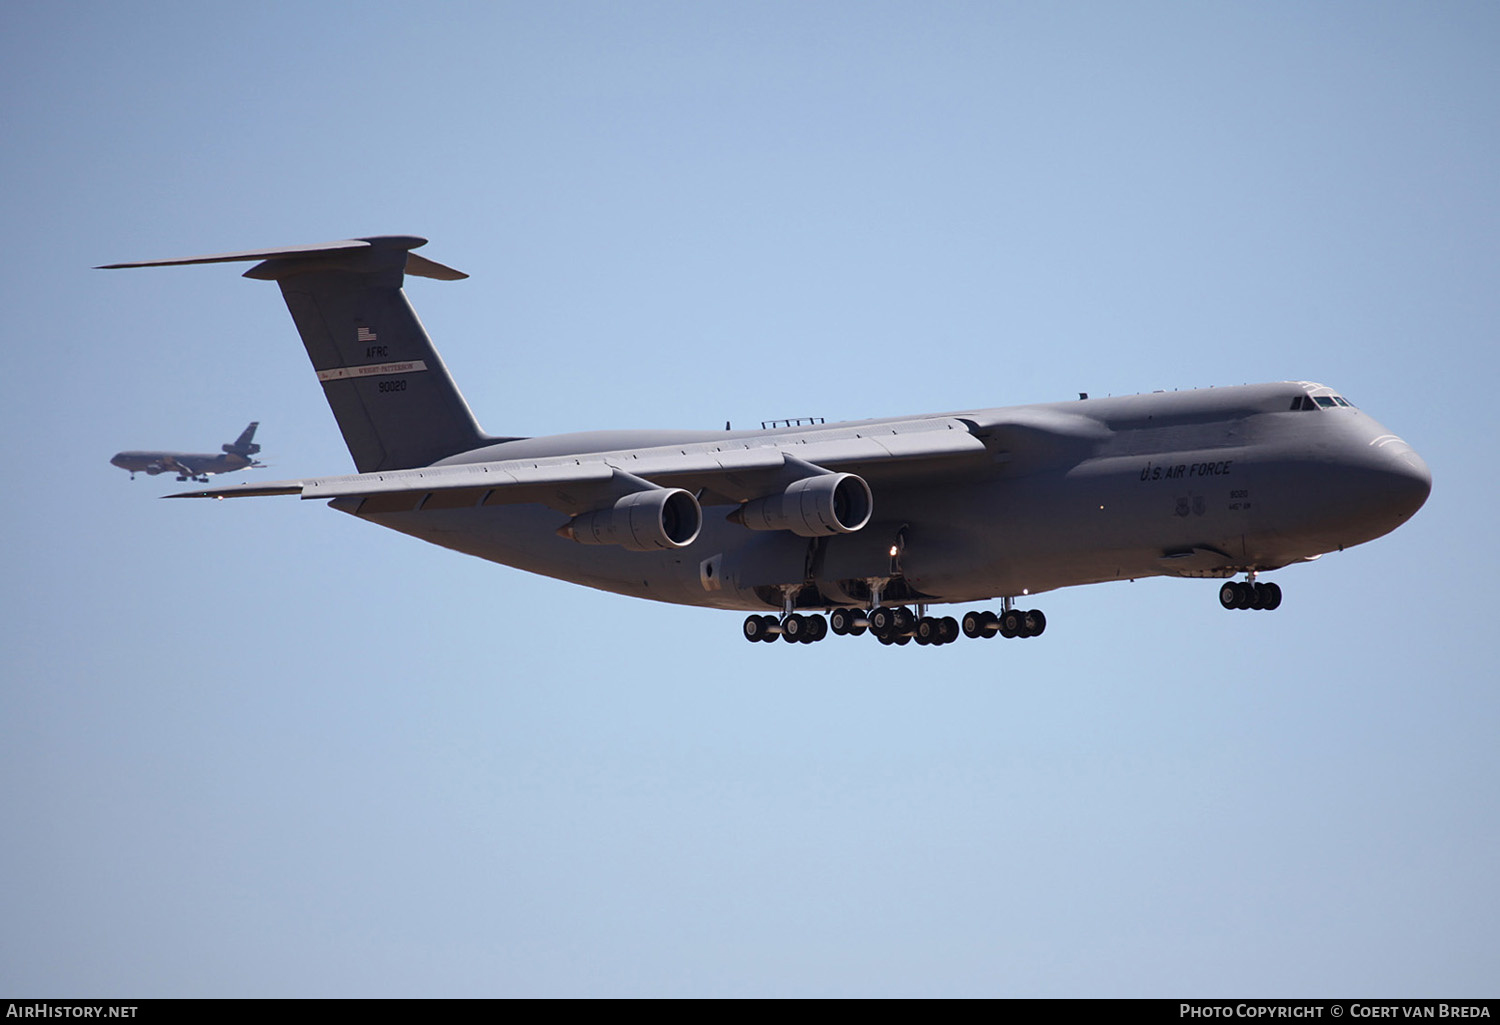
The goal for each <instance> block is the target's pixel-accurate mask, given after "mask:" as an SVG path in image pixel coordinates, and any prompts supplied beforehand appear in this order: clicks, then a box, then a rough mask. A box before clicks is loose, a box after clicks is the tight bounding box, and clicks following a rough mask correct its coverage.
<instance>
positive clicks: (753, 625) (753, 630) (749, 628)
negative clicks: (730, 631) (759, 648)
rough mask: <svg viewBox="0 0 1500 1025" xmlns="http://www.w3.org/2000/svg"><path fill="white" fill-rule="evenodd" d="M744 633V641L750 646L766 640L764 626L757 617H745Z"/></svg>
mask: <svg viewBox="0 0 1500 1025" xmlns="http://www.w3.org/2000/svg"><path fill="white" fill-rule="evenodd" d="M744 631H745V640H747V641H749V642H750V643H752V644H754V643H755V642H756V641H763V640H765V639H766V624H765V623H764V622H763V621H762V620H761V618H760V617H759V616H746V617H745V626H744Z"/></svg>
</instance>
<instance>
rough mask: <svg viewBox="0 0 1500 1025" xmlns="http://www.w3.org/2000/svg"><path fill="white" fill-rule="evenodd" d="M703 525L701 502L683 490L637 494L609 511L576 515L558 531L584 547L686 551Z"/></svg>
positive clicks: (672, 489) (629, 495) (665, 489)
mask: <svg viewBox="0 0 1500 1025" xmlns="http://www.w3.org/2000/svg"><path fill="white" fill-rule="evenodd" d="M702 526H703V509H702V507H701V506H699V505H698V500H697V499H696V498H694V497H693V496H692V495H691V494H689V493H688V492H686V491H683V490H682V489H681V488H655V489H653V490H651V491H635V492H632V493H630V494H628V495H626V496H625V497H624V498H622V499H620V500H619V501H617V502H616V503H615V504H614V505H612V506H610V507H609V508H608V509H596V510H595V511H593V512H587V513H583V514H582V515H579V516H575V517H573V519H572V520H571V521H570V522H569V523H568V525H567V526H565V527H563V528H562V530H560V531H558V533H559V534H562V535H563V536H564V537H571V538H572V539H573V540H574V541H577V542H578V543H579V544H581V545H619V546H620V547H621V548H628V549H629V550H630V551H632V552H654V551H658V550H660V549H663V548H686V547H687V546H688V545H690V544H692V543H693V541H694V540H696V539H697V537H698V531H699V529H700V528H702Z"/></svg>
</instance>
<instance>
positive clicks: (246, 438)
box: [219, 420, 260, 456]
mask: <svg viewBox="0 0 1500 1025" xmlns="http://www.w3.org/2000/svg"><path fill="white" fill-rule="evenodd" d="M259 426H260V421H259V420H251V421H250V426H249V427H246V428H245V429H244V430H243V431H241V432H240V436H239V437H238V438H235V439H234V440H233V441H231V442H230V443H229V444H227V445H221V446H219V447H220V448H222V449H223V450H224V451H225V452H233V453H234V454H235V455H241V456H253V455H255V453H257V452H259V451H260V446H259V445H257V444H255V443H254V442H253V441H251V440H250V439H252V438H254V437H255V429H256V428H257V427H259Z"/></svg>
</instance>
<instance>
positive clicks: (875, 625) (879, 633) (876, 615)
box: [870, 605, 896, 637]
mask: <svg viewBox="0 0 1500 1025" xmlns="http://www.w3.org/2000/svg"><path fill="white" fill-rule="evenodd" d="M895 625H896V610H895V609H891V608H887V607H886V606H884V605H882V606H880V608H878V609H875V610H874V611H873V612H871V613H870V629H871V630H873V631H875V636H876V637H884V636H886V635H887V634H889V633H891V632H892V628H893V627H894V626H895Z"/></svg>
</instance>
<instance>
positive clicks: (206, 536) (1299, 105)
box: [0, 2, 1500, 997]
mask: <svg viewBox="0 0 1500 1025" xmlns="http://www.w3.org/2000/svg"><path fill="white" fill-rule="evenodd" d="M1497 52H1500V12H1497V10H1496V8H1495V7H1494V6H1493V5H1490V4H1483V3H1440V2H1439V3H1428V4H1421V5H1416V4H1387V3H1378V2H1377V3H1329V4H1322V5H1317V6H1315V7H1311V8H1309V6H1308V5H1303V4H1277V3H1269V4H1262V3H1257V4H1213V5H1202V4H1188V3H1137V4H1091V3H1084V4H1007V3H976V4H963V3H924V4H894V3H859V4H852V3H850V4H844V3H822V4H816V3H815V4H779V3H755V4H749V3H713V4H671V3H667V4H663V3H630V4H603V3H597V4H596V3H559V4H512V3H483V4H456V3H455V4H436V5H430V6H429V7H427V8H420V9H419V8H415V7H412V6H411V5H409V4H382V3H370V4H360V5H347V4H326V3H317V2H314V3H306V2H304V3H297V4H278V3H267V4H256V5H238V6H234V7H230V6H228V5H202V4H188V3H167V2H162V3H149V4H104V3H68V2H63V3H30V2H12V3H8V4H6V5H4V6H3V7H0V115H3V124H4V126H5V139H6V141H5V144H4V145H3V146H0V181H3V182H4V183H5V186H6V188H5V190H4V194H3V196H0V214H3V217H0V223H3V224H4V225H5V226H6V234H7V244H8V246H9V249H10V254H11V256H10V259H9V260H8V261H7V262H6V272H5V275H4V277H3V281H0V297H3V300H4V308H5V309H6V310H7V311H8V312H9V314H10V316H9V319H8V327H7V330H6V336H7V338H8V342H9V344H8V346H7V369H8V371H9V372H8V373H7V375H6V382H7V384H8V397H7V401H6V402H4V403H3V404H0V427H3V430H0V446H3V454H4V457H5V465H6V466H7V467H8V468H9V469H8V483H7V485H6V494H7V495H8V496H9V501H8V502H7V504H6V512H5V514H4V516H5V518H4V525H5V527H6V530H5V531H4V537H5V540H4V545H5V556H6V558H5V564H6V572H5V574H4V585H3V587H0V602H3V616H0V645H3V646H0V652H3V655H0V658H3V662H0V665H3V667H4V673H3V677H4V686H3V688H0V814H3V820H4V822H5V823H6V827H5V836H6V841H5V843H4V844H3V845H0V877H3V878H5V879H6V880H7V881H8V885H6V886H5V887H3V888H0V992H6V993H11V994H25V995H28V996H31V995H36V996H85V995H89V996H102V995H129V996H199V995H209V996H232V995H239V996H430V995H453V996H486V995H489V996H521V995H681V996H689V995H725V996H727V995H828V996H833V995H913V996H927V995H994V996H1049V995H1076V996H1116V995H1118V996H1183V995H1195V996H1208V995H1223V994H1235V995H1244V996H1251V995H1264V996H1292V995H1322V996H1337V995H1352V996H1377V995H1384V996H1434V997H1440V996H1469V997H1473V996H1494V995H1495V988H1496V987H1495V980H1496V975H1495V968H1494V966H1495V964H1496V963H1497V962H1500V948H1497V941H1496V933H1495V929H1494V922H1495V921H1496V920H1497V917H1500V892H1497V886H1496V883H1495V871H1494V867H1495V865H1496V864H1497V863H1500V809H1497V804H1500V802H1497V797H1496V795H1497V792H1500V786H1497V784H1500V765H1497V754H1496V744H1495V736H1496V728H1497V725H1500V699H1497V695H1496V686H1495V669H1494V666H1495V663H1496V654H1497V651H1496V648H1497V642H1496V634H1495V630H1494V627H1493V624H1492V623H1491V617H1490V615H1489V611H1490V608H1491V606H1490V603H1489V600H1488V597H1487V596H1488V594H1489V587H1490V586H1491V585H1492V584H1493V583H1494V580H1495V578H1496V571H1497V568H1500V567H1497V562H1500V560H1497V558H1496V555H1495V554H1494V552H1493V550H1492V548H1491V546H1490V545H1489V543H1488V539H1489V537H1490V535H1491V533H1492V524H1493V520H1494V510H1495V508H1496V505H1497V499H1500V493H1497V492H1500V489H1497V486H1496V475H1495V471H1494V452H1493V442H1494V437H1495V426H1496V417H1495V412H1494V410H1495V403H1494V399H1493V395H1492V392H1493V390H1494V382H1495V380H1496V376H1497V374H1496V371H1497V357H1496V355H1495V344H1494V343H1495V338H1496V333H1497V328H1500V298H1497V296H1500V290H1497V289H1496V287H1495V283H1496V280H1497V278H1496V272H1497V269H1500V259H1497V257H1500V253H1497V245H1500V243H1497V239H1500V204H1497V191H1496V184H1495V183H1496V181H1497V180H1500V175H1497V152H1500V151H1497V144H1500V132H1497V129H1500V115H1497V111H1500V108H1497V105H1496V103H1495V97H1496V96H1497V95H1500V64H1497V62H1496V61H1495V60H1494V55H1495V54H1496V53H1497ZM395 233H413V234H420V235H423V236H425V237H428V238H430V239H432V244H431V245H430V246H428V247H427V249H425V250H423V252H424V253H425V254H427V255H430V256H431V257H432V258H433V259H436V260H439V261H441V262H444V263H448V264H450V265H452V266H455V267H458V268H460V269H462V270H464V271H467V272H468V273H470V274H471V275H472V277H471V278H470V279H469V280H467V281H463V282H459V283H453V284H448V283H441V282H433V281H426V280H418V281H413V282H410V283H409V285H410V287H409V289H408V294H409V296H410V297H411V299H412V301H413V303H414V304H415V305H416V307H417V309H418V310H419V312H420V313H421V315H422V317H423V320H424V322H425V323H426V325H427V327H428V329H429V331H430V332H431V333H432V335H433V337H434V339H435V340H436V342H437V344H438V346H439V347H440V349H441V350H442V352H443V355H444V357H445V358H446V360H447V361H448V364H449V367H450V369H451V370H452V372H453V374H454V376H455V377H456V379H457V380H458V382H459V384H460V386H461V387H462V388H463V389H464V391H465V394H466V396H467V398H468V399H469V402H470V404H471V405H472V406H473V408H474V409H475V411H476V413H477V415H478V416H479V419H480V421H481V423H482V424H483V425H484V427H485V428H486V429H488V430H489V431H491V432H493V433H498V434H527V435H535V434H546V433H552V432H558V431H567V430H579V429H589V428H603V427H627V426H636V427H687V428H705V427H706V428H715V427H717V426H719V425H721V424H722V423H723V421H725V420H732V421H734V422H735V423H736V425H750V424H754V423H756V422H758V421H760V420H763V419H770V418H773V417H789V416H809V415H817V416H824V417H827V418H828V419H830V420H832V419H839V418H857V417H867V416H880V415H897V414H903V413H920V412H927V411H934V410H943V409H956V408H965V407H974V406H986V405H1008V404H1018V403H1026V402H1036V401H1052V400H1057V399H1065V398H1070V397H1072V396H1073V395H1075V394H1076V393H1077V392H1079V391H1088V392H1091V393H1092V394H1095V395H1099V394H1109V393H1113V394H1121V393H1133V392H1137V391H1149V390H1151V389H1154V388H1174V387H1194V386H1202V385H1209V384H1221V385H1222V384H1238V383H1242V382H1247V381H1262V380H1283V379H1312V380H1319V381H1323V382H1325V383H1328V384H1331V385H1334V386H1335V387H1337V388H1339V389H1340V390H1341V391H1342V392H1343V393H1344V394H1346V395H1348V396H1350V397H1351V398H1352V399H1353V400H1354V401H1356V402H1357V403H1359V404H1360V405H1361V406H1362V407H1363V408H1364V409H1366V410H1367V411H1368V412H1370V413H1372V414H1373V415H1374V416H1375V417H1376V418H1377V419H1379V420H1381V421H1382V422H1383V423H1385V424H1386V425H1387V426H1388V427H1390V428H1391V429H1392V430H1394V431H1396V432H1397V433H1399V434H1401V435H1402V436H1403V437H1404V438H1406V439H1407V440H1408V441H1409V442H1411V444H1412V445H1413V446H1414V447H1415V448H1416V449H1417V450H1418V451H1419V452H1420V453H1421V454H1422V455H1423V457H1424V458H1425V459H1426V460H1427V462H1428V463H1429V464H1430V466H1431V467H1432V470H1433V475H1434V480H1435V484H1434V490H1433V495H1432V498H1431V499H1430V500H1429V502H1428V504H1427V506H1426V507H1425V508H1424V509H1423V510H1422V512H1421V513H1419V514H1418V516H1417V517H1416V518H1415V519H1414V520H1413V521H1412V522H1411V523H1410V524H1408V525H1407V526H1405V527H1403V528H1402V529H1401V530H1399V531H1398V532H1396V533H1395V534H1392V535H1390V536H1389V537H1386V538H1384V539H1381V540H1379V541H1376V542H1374V543H1372V544H1369V545H1366V546H1363V547H1360V548H1357V549H1353V550H1350V551H1348V552H1344V553H1338V554H1333V555H1329V556H1327V557H1325V558H1324V559H1323V560H1321V561H1320V562H1319V563H1317V564H1314V565H1311V566H1303V567H1296V568H1292V569H1288V570H1286V571H1284V572H1282V573H1279V574H1277V579H1278V580H1279V582H1280V583H1281V584H1282V586H1283V588H1284V589H1285V590H1286V594H1287V598H1286V601H1285V603H1284V605H1283V606H1282V608H1281V609H1280V610H1279V611H1277V612H1276V613H1275V614H1273V615H1254V616H1251V615H1230V614H1226V613H1224V612H1223V611H1222V610H1220V609H1219V608H1218V605H1217V602H1216V600H1215V585H1214V584H1213V583H1212V582H1204V581H1199V582H1191V581H1142V582H1137V583H1134V584H1118V585H1106V586H1100V587H1094V588H1086V589H1081V590H1070V591H1063V592H1057V593H1053V594H1049V595H1046V596H1045V598H1043V599H1039V601H1038V604H1039V606H1040V607H1042V608H1044V609H1045V610H1046V612H1047V615H1048V621H1049V626H1048V631H1047V635H1046V636H1045V637H1043V638H1040V639H1037V640H1033V641H1029V642H1009V643H1006V642H1001V641H995V642H991V643H983V644H982V643H977V642H968V641H964V642H960V643H957V644H953V645H950V646H947V647H943V648H940V649H936V650H932V649H923V648H917V647H915V646H909V647H906V648H901V649H888V648H884V647H881V646H880V645H877V644H875V643H873V642H872V641H870V639H869V638H863V639H861V640H859V641H855V640H850V639H838V638H831V639H830V640H829V641H827V642H825V643H822V644H819V645H814V646H797V647H792V646H789V645H783V644H776V645H757V646H754V647H752V646H749V645H746V644H745V643H744V642H743V641H742V640H741V639H740V638H739V621H740V617H739V616H737V615H734V614H730V613H715V612H710V611H704V610H694V609H681V608H675V607H668V606H657V605H651V604H647V603H643V602H637V601H633V600H630V599H625V598H618V597H613V596H609V595H605V594H600V593H596V592H592V591H588V590H585V589H581V588H576V587H571V586H568V585H565V584H561V583H558V582H554V581H550V580H544V579H540V578H535V577H530V576H527V575H525V574H522V573H519V572H517V571H514V570H510V569H506V568H504V567H498V566H493V565H490V564H485V563H480V562H478V561H476V560H472V559H468V558H465V557H462V556H459V555H456V554H454V553H451V552H447V551H443V550H440V549H437V548H433V547H430V546H426V545H423V544H421V543H419V542H416V541H414V540H412V539H409V538H405V537H402V536H400V535H396V534H393V533H388V532H382V531H380V530H378V529H377V528H374V527H372V526H370V525H369V524H365V523H361V522H359V521H356V520H354V519H352V518H349V517H345V516H340V515H336V514H334V513H333V512H331V511H329V510H327V509H325V508H323V507H321V505H319V504H317V503H311V502H308V503H299V502H297V501H294V500H290V499H286V500H272V499H267V500H264V501H244V502H224V503H194V502H161V501H157V500H156V496H157V495H160V494H164V493H167V492H169V491H171V490H174V487H175V485H174V483H173V482H172V481H171V480H170V479H162V478H157V479H151V480H148V479H146V478H144V477H142V478H140V479H137V480H136V481H134V482H133V483H132V482H130V481H128V480H127V479H126V476H125V474H124V473H123V472H121V471H119V470H117V469H115V468H113V467H111V466H109V465H108V458H109V456H110V455H112V454H113V453H114V452H116V451H118V450H120V449H125V448H148V447H149V448H156V447H163V448H188V449H205V448H206V449H208V450H213V449H216V448H217V446H218V445H219V444H220V443H221V442H225V441H229V440H232V439H233V437H234V436H235V434H236V433H237V432H238V431H239V430H240V429H241V428H242V427H243V426H244V424H245V423H246V422H247V421H249V420H252V419H257V420H260V421H261V423H262V427H261V435H260V437H259V438H258V440H260V441H261V442H262V443H263V444H264V446H265V451H264V452H263V454H262V458H264V459H266V460H267V461H268V462H270V463H272V464H274V466H273V468H272V469H270V470H267V471H262V472H263V473H264V474H265V475H266V476H269V477H275V478H286V477H295V476H298V475H303V474H318V473H336V472H344V471H346V470H347V469H348V468H349V467H350V462H349V457H348V455H347V452H346V451H345V450H344V448H343V446H342V442H341V440H340V438H339V435H338V431H337V429H336V427H335V425H334V423H333V420H332V417H331V415H330V414H329V413H328V410H327V407H326V405H325V404H324V403H323V400H322V397H321V394H320V391H319V388H318V386H317V383H316V380H315V379H314V377H313V375H312V374H311V372H310V370H309V368H308V366H307V363H306V356H305V354H304V353H303V352H302V350H301V346H300V345H299V343H298V341H297V338H296V335H295V332H294V331H293V328H292V325H291V323H290V319H289V318H288V316H287V314H286V312H285V309H284V307H283V306H282V304H281V302H280V299H279V296H278V295H277V293H276V290H275V289H274V288H273V287H271V286H269V285H267V284H266V283H264V282H252V281H246V280H243V279H241V278H240V277H239V276H238V274H237V273H236V270H235V268H234V267H232V266H211V267H189V268H180V269H162V270H150V271H134V272H101V271H94V270H91V269H90V268H91V267H93V266H95V265H98V264H101V263H110V262H116V261H124V260H136V259H153V258H162V257H171V256H183V255H191V254H196V253H205V252H220V251H224V250H230V249H239V248H251V247H262V246H272V245H280V244H296V243H304V242H315V241H324V240H329V239H336V238H346V237H351V236H358V235H370V234H395Z"/></svg>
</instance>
